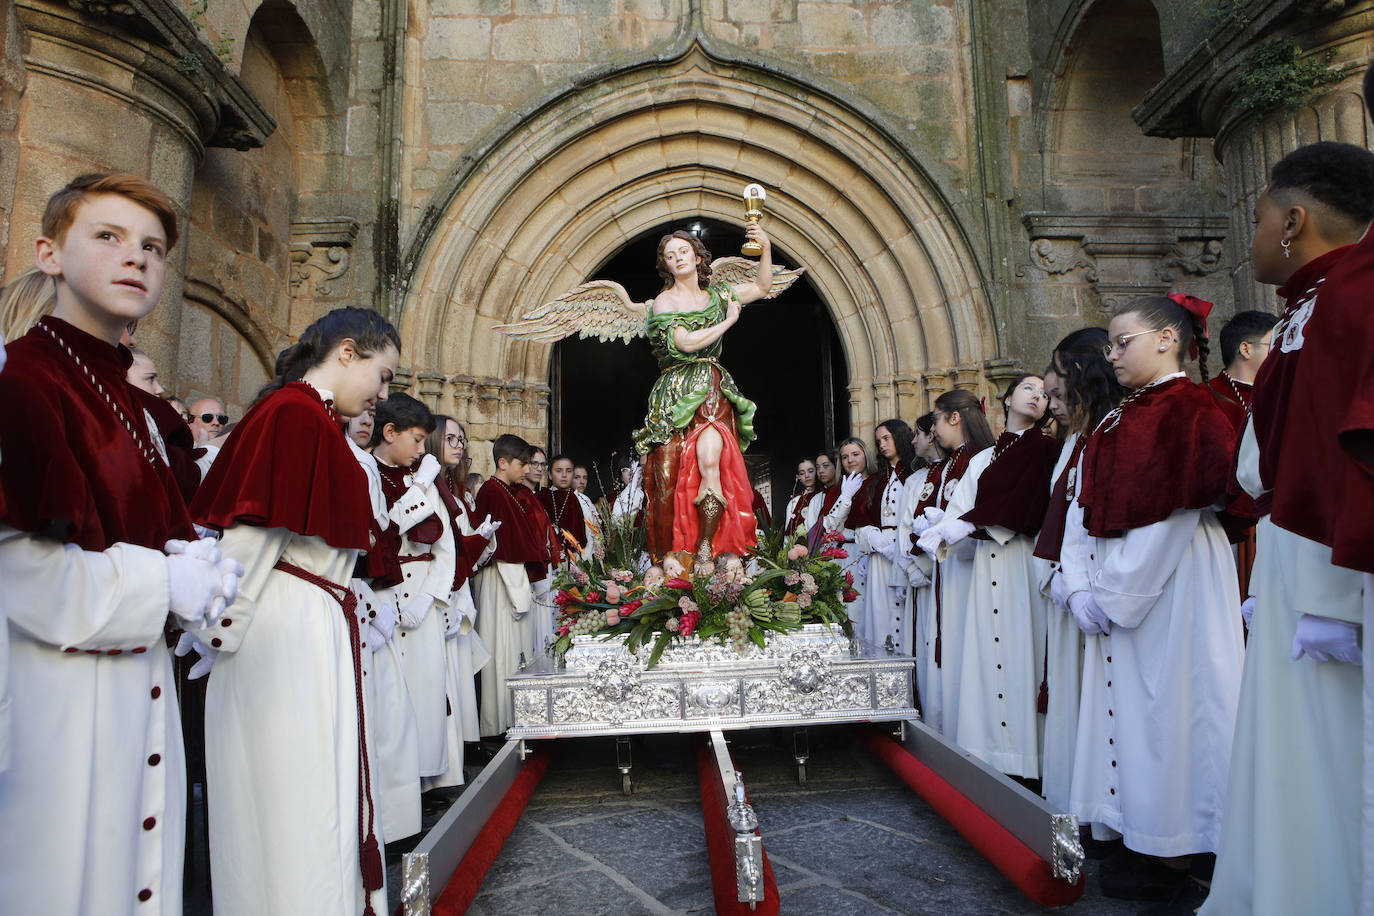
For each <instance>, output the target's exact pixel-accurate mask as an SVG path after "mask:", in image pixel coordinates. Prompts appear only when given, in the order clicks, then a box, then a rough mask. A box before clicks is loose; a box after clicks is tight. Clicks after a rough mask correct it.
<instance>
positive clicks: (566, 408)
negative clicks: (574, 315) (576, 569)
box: [549, 219, 849, 520]
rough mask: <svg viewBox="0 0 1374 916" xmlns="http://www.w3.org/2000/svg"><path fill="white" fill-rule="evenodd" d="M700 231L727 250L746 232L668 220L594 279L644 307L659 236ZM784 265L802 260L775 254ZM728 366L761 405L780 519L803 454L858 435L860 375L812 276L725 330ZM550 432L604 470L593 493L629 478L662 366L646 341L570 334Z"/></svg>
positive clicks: (765, 454) (758, 427)
mask: <svg viewBox="0 0 1374 916" xmlns="http://www.w3.org/2000/svg"><path fill="white" fill-rule="evenodd" d="M684 227H686V228H689V229H691V230H692V231H694V232H696V233H697V235H698V236H699V237H700V238H701V239H702V241H703V242H705V243H706V247H707V248H708V249H709V250H710V251H711V253H712V255H714V256H716V257H727V256H730V255H737V254H739V249H740V246H741V245H742V244H744V232H743V230H742V229H741V228H739V227H736V226H731V225H729V224H726V223H721V222H717V221H715V220H709V219H697V220H688V221H682V222H673V223H670V224H664V225H662V226H656V227H654V228H653V229H651V230H649V231H647V232H645V233H643V234H642V235H640V236H638V237H637V238H635V239H634V240H633V241H632V242H630V243H629V244H628V245H626V246H625V247H624V248H622V249H621V250H620V251H619V252H618V253H616V254H615V255H614V256H613V257H611V258H610V260H608V261H607V262H606V263H605V264H603V265H602V266H601V267H600V268H599V269H598V270H596V271H595V272H594V273H593V274H592V276H590V277H588V278H587V279H589V280H590V279H598V278H604V279H609V280H615V281H617V282H619V283H622V284H624V286H625V288H626V289H627V290H628V291H629V294H630V296H631V298H633V299H634V301H636V302H643V301H644V300H645V299H649V298H651V297H652V296H655V295H657V293H658V292H659V291H660V290H661V289H662V287H663V282H662V279H661V278H660V277H659V276H658V274H657V272H656V271H655V270H654V261H655V256H656V253H657V248H658V241H659V239H660V238H661V237H662V236H664V235H666V234H668V233H669V232H672V231H673V230H674V229H679V228H684ZM773 257H774V261H775V263H778V264H782V265H783V266H784V267H795V266H797V265H796V264H795V263H794V262H792V261H791V260H790V259H788V258H787V256H786V255H785V254H784V253H782V252H779V251H777V249H776V248H775V249H774V253H773ZM721 363H722V364H723V365H724V366H725V368H726V369H728V370H729V371H730V374H731V375H733V376H734V378H735V382H736V383H737V384H738V385H739V388H740V390H741V391H742V392H744V395H745V397H748V398H750V399H751V400H753V401H754V402H755V403H756V404H757V405H758V412H757V413H756V414H755V417H754V428H755V431H756V432H757V434H758V438H757V439H756V440H755V441H754V443H753V444H752V445H751V446H750V447H749V450H748V451H747V452H745V454H744V459H745V463H746V464H747V465H748V467H749V475H750V478H751V479H752V480H753V482H754V486H755V487H757V488H758V489H759V490H760V491H762V492H763V493H764V494H765V496H766V497H767V498H768V502H769V508H770V510H771V511H772V514H773V516H774V519H775V520H776V518H777V516H778V515H779V514H780V513H781V512H782V511H783V510H784V509H785V508H786V505H787V500H788V497H789V496H790V495H791V493H792V492H793V488H794V480H795V476H796V463H797V460H798V459H799V458H800V457H801V456H803V455H807V456H814V455H815V454H816V453H817V452H818V451H819V450H820V449H821V448H822V447H833V446H834V444H835V442H836V441H837V437H838V438H843V437H844V436H845V435H848V430H849V396H848V389H847V386H848V383H849V378H848V372H847V370H846V366H845V361H844V356H843V350H842V349H841V346H840V339H839V335H838V334H837V333H836V332H835V325H834V323H833V322H832V321H831V320H830V315H829V313H828V312H827V310H826V308H825V305H824V303H822V302H821V298H820V296H819V295H818V294H817V293H816V290H815V288H814V287H813V286H812V285H811V283H810V281H809V280H808V279H807V277H806V275H804V274H803V275H802V278H801V279H800V280H798V281H797V282H796V283H794V284H793V285H792V288H791V289H789V290H788V291H787V292H785V293H783V294H782V295H780V296H778V298H776V299H770V300H765V301H762V302H756V303H754V304H752V305H749V306H747V307H746V308H745V309H744V312H743V313H742V315H741V316H740V320H739V322H738V323H737V324H736V325H735V327H733V328H731V329H730V332H729V333H728V334H727V335H726V337H725V350H724V353H723V354H722V357H721ZM550 374H551V379H550V383H551V386H552V388H553V396H552V398H551V399H550V404H549V414H550V416H549V430H550V434H551V436H550V439H551V445H552V447H553V450H554V452H564V453H566V454H568V455H569V456H570V457H571V458H572V459H573V460H574V461H576V462H580V463H586V464H587V465H588V466H589V467H592V468H593V470H592V473H591V476H592V478H593V479H592V480H591V481H590V482H589V484H588V487H587V491H588V493H589V495H591V496H592V498H593V499H599V498H600V496H601V495H602V494H603V493H604V492H606V491H607V490H612V489H613V488H615V487H617V486H618V485H619V480H620V474H619V468H620V467H622V466H624V465H626V464H628V462H629V461H630V459H631V457H632V454H633V448H632V446H631V442H630V436H631V433H632V432H633V431H634V430H635V429H638V428H639V427H640V426H642V425H643V423H644V405H645V402H646V401H647V399H648V396H649V388H650V387H651V386H652V385H653V383H654V379H656V378H657V377H658V364H657V363H656V362H655V361H654V358H653V356H652V355H651V354H650V352H649V343H648V341H647V340H645V339H644V338H639V339H636V340H634V341H632V342H631V343H630V344H629V345H625V344H622V343H620V342H619V341H616V342H614V343H602V342H600V341H598V340H580V339H577V338H570V339H568V340H564V341H562V342H560V343H558V344H556V345H555V347H554V353H553V365H552V369H551V373H550Z"/></svg>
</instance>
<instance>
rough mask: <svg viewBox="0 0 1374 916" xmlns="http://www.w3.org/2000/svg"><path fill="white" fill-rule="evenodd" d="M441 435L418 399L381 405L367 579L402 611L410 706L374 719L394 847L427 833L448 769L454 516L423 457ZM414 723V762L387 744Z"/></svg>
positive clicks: (434, 469) (399, 637)
mask: <svg viewBox="0 0 1374 916" xmlns="http://www.w3.org/2000/svg"><path fill="white" fill-rule="evenodd" d="M433 431H434V415H433V414H432V413H430V410H429V408H428V407H426V406H425V405H424V404H423V403H421V402H420V401H418V400H416V399H415V398H413V397H411V396H410V395H407V394H393V395H391V396H390V397H388V398H387V399H386V400H385V401H382V402H381V403H379V404H378V405H377V412H376V417H375V420H374V425H373V429H372V441H371V449H372V457H373V458H374V459H376V461H377V469H378V471H379V472H380V473H381V478H382V493H383V495H384V496H385V497H386V502H387V506H388V509H389V514H390V519H391V524H390V525H389V526H388V527H387V529H386V530H385V531H384V532H380V533H379V534H377V536H376V546H375V547H374V549H373V551H372V553H371V554H370V560H372V558H375V560H372V562H370V563H369V568H368V571H369V572H373V573H374V574H375V575H374V578H373V580H372V585H373V590H374V592H376V594H377V597H378V598H379V599H381V600H382V601H383V602H391V603H394V604H395V606H396V607H397V609H398V610H399V612H400V619H399V620H398V622H397V625H396V628H395V630H394V631H393V632H392V634H391V637H390V642H391V643H392V644H393V645H394V646H395V648H396V650H397V651H396V653H395V657H396V659H397V662H398V664H399V667H400V673H401V679H402V680H403V681H404V682H405V686H406V690H405V693H406V694H407V695H408V698H409V702H408V703H406V702H405V701H404V698H402V699H401V701H400V702H399V703H393V708H388V709H384V710H381V711H380V715H378V716H376V717H375V719H374V721H375V725H374V730H375V731H377V732H378V740H377V752H378V756H379V760H378V764H379V769H380V770H381V772H380V774H379V782H380V784H381V786H382V805H381V807H382V815H383V818H382V820H383V837H384V839H385V840H387V841H391V840H395V839H400V838H401V837H404V836H409V835H411V834H413V833H416V832H418V831H419V829H420V825H421V819H420V779H421V777H426V776H437V775H439V774H440V773H442V772H444V770H446V769H447V768H448V749H447V748H448V746H447V743H446V741H445V733H444V729H445V727H446V725H447V715H448V713H447V709H446V707H445V695H446V694H445V664H446V662H445V655H444V624H443V622H442V620H441V619H440V615H441V612H442V610H443V609H444V608H446V607H447V606H448V603H449V598H450V595H451V592H452V586H453V573H454V568H455V563H456V557H457V552H456V547H455V542H454V539H453V532H452V530H451V529H450V526H449V524H448V517H447V513H445V512H440V511H438V510H439V508H440V507H441V506H442V505H443V503H442V497H440V495H439V492H438V490H437V489H436V488H435V484H434V479H435V478H436V477H437V476H438V475H439V470H440V467H439V462H438V460H437V459H436V458H435V457H434V456H433V455H428V454H425V438H426V437H427V436H428V435H429V434H430V433H431V432H433ZM422 456H423V457H422ZM388 658H389V656H385V655H381V656H376V657H374V661H375V662H376V663H377V664H379V665H386V664H387V663H388V661H387V659H388ZM380 699H381V698H380V697H379V701H380ZM407 716H412V717H413V720H414V734H415V743H414V745H413V748H414V754H412V753H411V751H410V747H409V743H408V742H407V741H405V740H403V739H402V740H395V741H392V740H388V739H387V737H386V736H387V735H388V734H394V735H397V736H398V738H399V737H400V736H401V735H402V733H403V732H404V730H405V726H406V724H407V723H406V721H405V720H406V717H407ZM417 767H418V769H417Z"/></svg>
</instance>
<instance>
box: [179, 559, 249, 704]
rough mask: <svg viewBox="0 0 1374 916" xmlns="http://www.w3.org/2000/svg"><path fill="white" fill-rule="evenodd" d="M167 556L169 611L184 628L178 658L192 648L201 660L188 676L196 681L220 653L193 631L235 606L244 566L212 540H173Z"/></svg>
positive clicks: (208, 623)
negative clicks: (225, 553) (221, 550)
mask: <svg viewBox="0 0 1374 916" xmlns="http://www.w3.org/2000/svg"><path fill="white" fill-rule="evenodd" d="M162 549H163V552H164V553H166V554H167V556H166V561H167V594H168V610H170V611H171V612H172V613H173V614H175V615H176V617H177V618H178V619H179V620H180V621H181V623H182V625H183V626H185V627H187V629H186V631H185V632H184V633H182V634H181V638H180V639H179V640H178V641H177V646H176V649H175V653H176V655H177V657H178V658H180V657H182V656H184V655H186V654H187V653H188V652H190V651H191V650H192V649H195V650H196V653H197V654H198V655H199V656H200V658H199V659H198V660H197V661H196V663H195V664H194V665H192V666H191V671H190V677H191V679H192V680H195V679H196V678H199V677H204V676H205V675H207V674H209V673H210V668H211V667H212V666H213V665H214V664H215V657H216V656H218V655H219V652H218V651H217V650H215V649H213V648H211V647H210V646H209V645H207V644H206V643H205V642H204V640H202V639H201V638H200V637H199V635H198V634H197V633H196V632H195V631H194V630H192V629H191V628H192V627H194V628H196V629H202V628H204V627H207V626H209V625H211V624H213V623H214V622H215V621H216V620H218V619H219V616H220V615H221V614H223V613H224V610H225V608H227V607H229V605H231V604H233V603H234V599H236V598H237V597H238V594H239V577H240V576H242V575H243V564H242V563H240V562H239V561H238V560H235V559H233V558H232V557H226V556H224V555H223V554H222V553H221V552H220V549H219V544H218V542H217V541H216V540H215V539H214V538H211V537H203V538H200V539H198V540H195V541H183V540H181V539H179V538H174V539H173V540H170V541H168V542H167V543H166V544H165V545H164V546H163V548H162Z"/></svg>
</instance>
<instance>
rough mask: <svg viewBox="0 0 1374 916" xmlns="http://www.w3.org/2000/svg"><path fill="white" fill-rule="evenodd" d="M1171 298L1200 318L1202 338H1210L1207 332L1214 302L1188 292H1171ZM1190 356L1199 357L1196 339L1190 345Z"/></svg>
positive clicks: (1191, 357)
mask: <svg viewBox="0 0 1374 916" xmlns="http://www.w3.org/2000/svg"><path fill="white" fill-rule="evenodd" d="M1169 298H1170V299H1172V300H1174V301H1175V302H1177V303H1178V304H1179V305H1181V306H1183V308H1184V309H1186V310H1187V312H1188V314H1190V315H1192V316H1193V317H1194V318H1196V319H1197V320H1198V324H1200V325H1202V338H1203V339H1204V340H1207V339H1209V337H1210V335H1209V334H1208V333H1207V316H1208V315H1210V314H1212V308H1213V306H1212V303H1210V302H1208V301H1207V300H1206V299H1199V298H1198V297H1197V296H1190V295H1188V294H1187V293H1170V294H1169ZM1188 358H1189V359H1197V341H1196V340H1194V341H1193V342H1192V343H1190V344H1189V345H1188Z"/></svg>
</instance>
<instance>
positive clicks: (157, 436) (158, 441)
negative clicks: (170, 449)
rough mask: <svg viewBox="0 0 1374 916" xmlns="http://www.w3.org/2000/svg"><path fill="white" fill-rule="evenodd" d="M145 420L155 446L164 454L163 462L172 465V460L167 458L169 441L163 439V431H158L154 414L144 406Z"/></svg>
mask: <svg viewBox="0 0 1374 916" xmlns="http://www.w3.org/2000/svg"><path fill="white" fill-rule="evenodd" d="M143 422H144V423H146V424H148V435H149V436H150V437H151V438H152V440H153V448H155V449H157V453H158V454H159V455H161V456H162V463H163V464H165V465H168V466H169V467H170V466H171V464H172V462H170V461H168V460H167V443H165V442H163V441H162V433H161V432H159V431H158V428H157V421H156V420H154V419H153V415H152V414H151V413H149V412H148V408H146V407H145V408H143Z"/></svg>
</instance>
